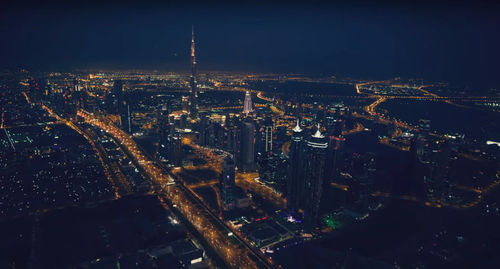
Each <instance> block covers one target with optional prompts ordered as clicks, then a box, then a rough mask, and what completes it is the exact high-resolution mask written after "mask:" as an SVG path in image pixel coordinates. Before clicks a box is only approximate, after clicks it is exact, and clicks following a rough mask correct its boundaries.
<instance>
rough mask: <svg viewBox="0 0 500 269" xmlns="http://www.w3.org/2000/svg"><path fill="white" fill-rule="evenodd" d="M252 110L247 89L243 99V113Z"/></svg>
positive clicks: (250, 97)
mask: <svg viewBox="0 0 500 269" xmlns="http://www.w3.org/2000/svg"><path fill="white" fill-rule="evenodd" d="M252 112H253V106H252V96H251V95H250V92H249V91H246V93H245V101H244V102H243V113H245V114H247V115H248V114H249V113H252Z"/></svg>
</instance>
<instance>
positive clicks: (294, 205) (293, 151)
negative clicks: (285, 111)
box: [286, 120, 304, 213]
mask: <svg viewBox="0 0 500 269" xmlns="http://www.w3.org/2000/svg"><path fill="white" fill-rule="evenodd" d="M303 141H304V137H303V133H302V128H300V122H299V120H297V126H295V128H293V129H292V139H291V141H290V151H289V166H288V171H289V172H288V184H287V198H286V199H287V208H288V211H290V212H291V213H296V212H298V210H299V204H300V200H301V197H302V192H303V189H304V178H303V175H302V173H303V169H302V165H303V154H302V149H303Z"/></svg>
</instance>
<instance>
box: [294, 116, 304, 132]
mask: <svg viewBox="0 0 500 269" xmlns="http://www.w3.org/2000/svg"><path fill="white" fill-rule="evenodd" d="M293 131H294V132H296V133H299V132H302V129H301V128H300V120H299V119H297V125H296V126H295V128H293Z"/></svg>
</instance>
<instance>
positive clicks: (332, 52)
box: [1, 2, 500, 91]
mask: <svg viewBox="0 0 500 269" xmlns="http://www.w3.org/2000/svg"><path fill="white" fill-rule="evenodd" d="M222 6H223V4H222V3H221V4H214V5H213V6H208V5H207V6H203V5H202V6H196V5H194V4H193V5H187V6H182V5H181V6H176V5H172V6H168V5H160V7H159V9H157V10H151V9H150V8H148V7H147V6H142V5H138V6H134V5H127V4H125V5H123V6H120V7H117V8H114V7H113V6H112V5H106V4H102V5H98V7H99V8H95V9H92V8H88V7H81V6H80V5H78V4H74V5H57V4H52V5H49V6H48V7H51V8H45V9H44V8H43V7H37V6H36V5H34V6H33V8H32V9H30V8H28V9H27V10H24V9H23V10H22V11H21V10H20V8H16V6H14V5H13V6H12V7H11V8H10V9H6V10H5V11H3V13H2V17H3V22H4V23H2V25H3V28H2V32H4V34H5V37H6V38H5V39H4V40H5V41H6V42H4V43H2V50H1V53H3V55H2V58H4V59H5V61H3V64H2V66H1V68H28V69H38V70H46V71H57V70H66V71H69V70H68V68H69V69H75V68H78V69H82V68H83V69H85V68H103V69H113V68H125V69H134V68H146V69H166V70H177V71H179V70H188V66H187V65H186V60H185V59H186V57H188V53H189V51H186V50H185V44H186V43H187V42H189V41H188V39H189V36H188V35H187V34H186V33H187V29H188V28H190V27H191V26H192V25H195V27H196V28H197V32H198V33H197V35H198V37H197V38H198V42H200V44H203V49H201V50H199V51H198V54H199V58H200V59H201V62H202V63H203V65H201V66H202V69H201V71H202V72H203V70H237V71H244V72H248V71H253V72H263V71H264V72H276V73H297V72H298V73H306V74H309V75H334V74H335V75H340V76H353V77H358V78H363V79H387V78H393V77H399V76H401V77H405V78H411V77H417V78H423V79H427V80H438V81H444V82H450V83H453V84H457V85H459V86H461V87H466V88H467V89H468V90H470V91H477V90H485V89H489V88H498V86H497V85H498V83H499V82H500V81H499V80H497V79H496V77H497V76H495V72H494V69H495V68H494V66H495V63H496V62H498V60H499V59H500V58H499V57H500V54H499V53H498V51H497V50H496V49H495V48H496V47H497V46H498V44H499V42H500V40H499V39H498V38H497V36H498V35H495V34H494V33H495V32H496V31H497V28H496V27H495V26H496V25H497V24H498V18H497V17H496V16H494V10H497V6H495V5H493V4H491V6H489V5H488V4H487V3H478V4H472V3H467V2H465V3H463V4H462V5H454V6H453V5H448V4H447V3H446V2H445V3H441V4H437V5H430V4H428V3H422V4H421V5H411V4H404V3H401V4H394V3H391V2H386V3H383V4H381V5H380V6H374V5H366V4H365V5H363V4H359V5H357V4H354V3H353V4H351V5H349V4H346V3H340V4H338V5H335V4H331V5H330V4H326V3H319V4H318V6H317V7H315V6H314V5H306V4H299V3H294V4H291V6H290V8H288V9H285V10H282V11H280V12H274V10H277V9H279V6H280V5H279V4H276V5H273V4H269V5H268V6H266V5H263V6H260V7H259V6H253V7H247V6H245V5H229V6H228V7H227V8H226V9H224V8H221V7H222ZM321 7H324V8H321ZM184 12H186V13H185V14H187V15H181V14H184ZM221 17H223V18H224V20H223V19H221ZM122 18H129V19H127V20H123V19H122ZM60 22H64V23H60ZM7 25H8V27H7ZM40 44H44V45H40ZM56 55H59V57H56ZM60 56H64V57H60Z"/></svg>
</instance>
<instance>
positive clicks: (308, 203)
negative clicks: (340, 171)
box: [302, 125, 328, 229]
mask: <svg viewBox="0 0 500 269" xmlns="http://www.w3.org/2000/svg"><path fill="white" fill-rule="evenodd" d="M305 146H306V147H305V150H304V159H303V161H304V165H303V169H304V174H303V175H304V179H305V187H304V201H303V202H304V205H303V206H302V208H303V210H304V222H305V227H306V229H312V228H314V226H316V224H317V222H318V219H319V203H320V200H321V195H322V193H323V178H324V172H325V159H326V152H327V148H328V139H327V138H326V137H325V136H324V135H322V134H321V131H320V128H319V125H318V130H317V131H316V133H315V134H314V135H312V136H310V137H309V138H307V139H306V140H305Z"/></svg>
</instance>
